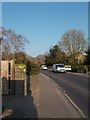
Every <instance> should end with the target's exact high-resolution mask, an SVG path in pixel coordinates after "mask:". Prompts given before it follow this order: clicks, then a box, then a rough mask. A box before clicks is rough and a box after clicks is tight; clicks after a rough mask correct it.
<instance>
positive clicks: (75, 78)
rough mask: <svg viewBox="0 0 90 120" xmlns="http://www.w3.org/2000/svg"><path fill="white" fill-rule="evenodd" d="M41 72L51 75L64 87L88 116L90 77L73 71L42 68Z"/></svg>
mask: <svg viewBox="0 0 90 120" xmlns="http://www.w3.org/2000/svg"><path fill="white" fill-rule="evenodd" d="M41 73H43V74H44V75H46V76H48V77H50V78H51V79H52V80H53V81H54V82H55V83H56V84H58V86H60V87H62V88H63V89H64V90H65V91H66V94H67V95H68V96H69V97H70V98H71V99H72V101H73V102H74V103H75V104H76V105H77V106H78V107H79V108H80V110H81V111H82V112H83V113H84V115H85V117H88V77H87V76H79V75H76V74H72V73H54V72H52V71H48V70H42V71H41Z"/></svg>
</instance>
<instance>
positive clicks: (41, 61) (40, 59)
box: [35, 55, 45, 65]
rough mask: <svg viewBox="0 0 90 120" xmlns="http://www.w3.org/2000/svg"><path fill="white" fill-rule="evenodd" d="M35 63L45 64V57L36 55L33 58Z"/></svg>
mask: <svg viewBox="0 0 90 120" xmlns="http://www.w3.org/2000/svg"><path fill="white" fill-rule="evenodd" d="M35 59H36V61H38V63H39V64H40V65H41V64H45V55H38V56H36V57H35Z"/></svg>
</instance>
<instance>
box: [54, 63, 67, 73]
mask: <svg viewBox="0 0 90 120" xmlns="http://www.w3.org/2000/svg"><path fill="white" fill-rule="evenodd" d="M53 71H54V72H63V73H65V72H66V69H65V66H64V64H53Z"/></svg>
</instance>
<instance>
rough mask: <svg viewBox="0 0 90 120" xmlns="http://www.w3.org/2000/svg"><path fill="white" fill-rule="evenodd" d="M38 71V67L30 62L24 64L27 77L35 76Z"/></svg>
mask: <svg viewBox="0 0 90 120" xmlns="http://www.w3.org/2000/svg"><path fill="white" fill-rule="evenodd" d="M39 71H40V67H39V66H38V65H36V64H34V63H32V62H30V61H28V62H27V64H26V74H27V75H36V74H38V73H39Z"/></svg>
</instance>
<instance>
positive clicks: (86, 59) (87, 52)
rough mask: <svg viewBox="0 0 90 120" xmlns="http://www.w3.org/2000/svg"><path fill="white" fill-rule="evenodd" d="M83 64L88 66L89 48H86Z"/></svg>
mask: <svg viewBox="0 0 90 120" xmlns="http://www.w3.org/2000/svg"><path fill="white" fill-rule="evenodd" d="M84 64H86V65H90V46H89V47H88V50H87V51H86V56H85V61H84Z"/></svg>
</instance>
